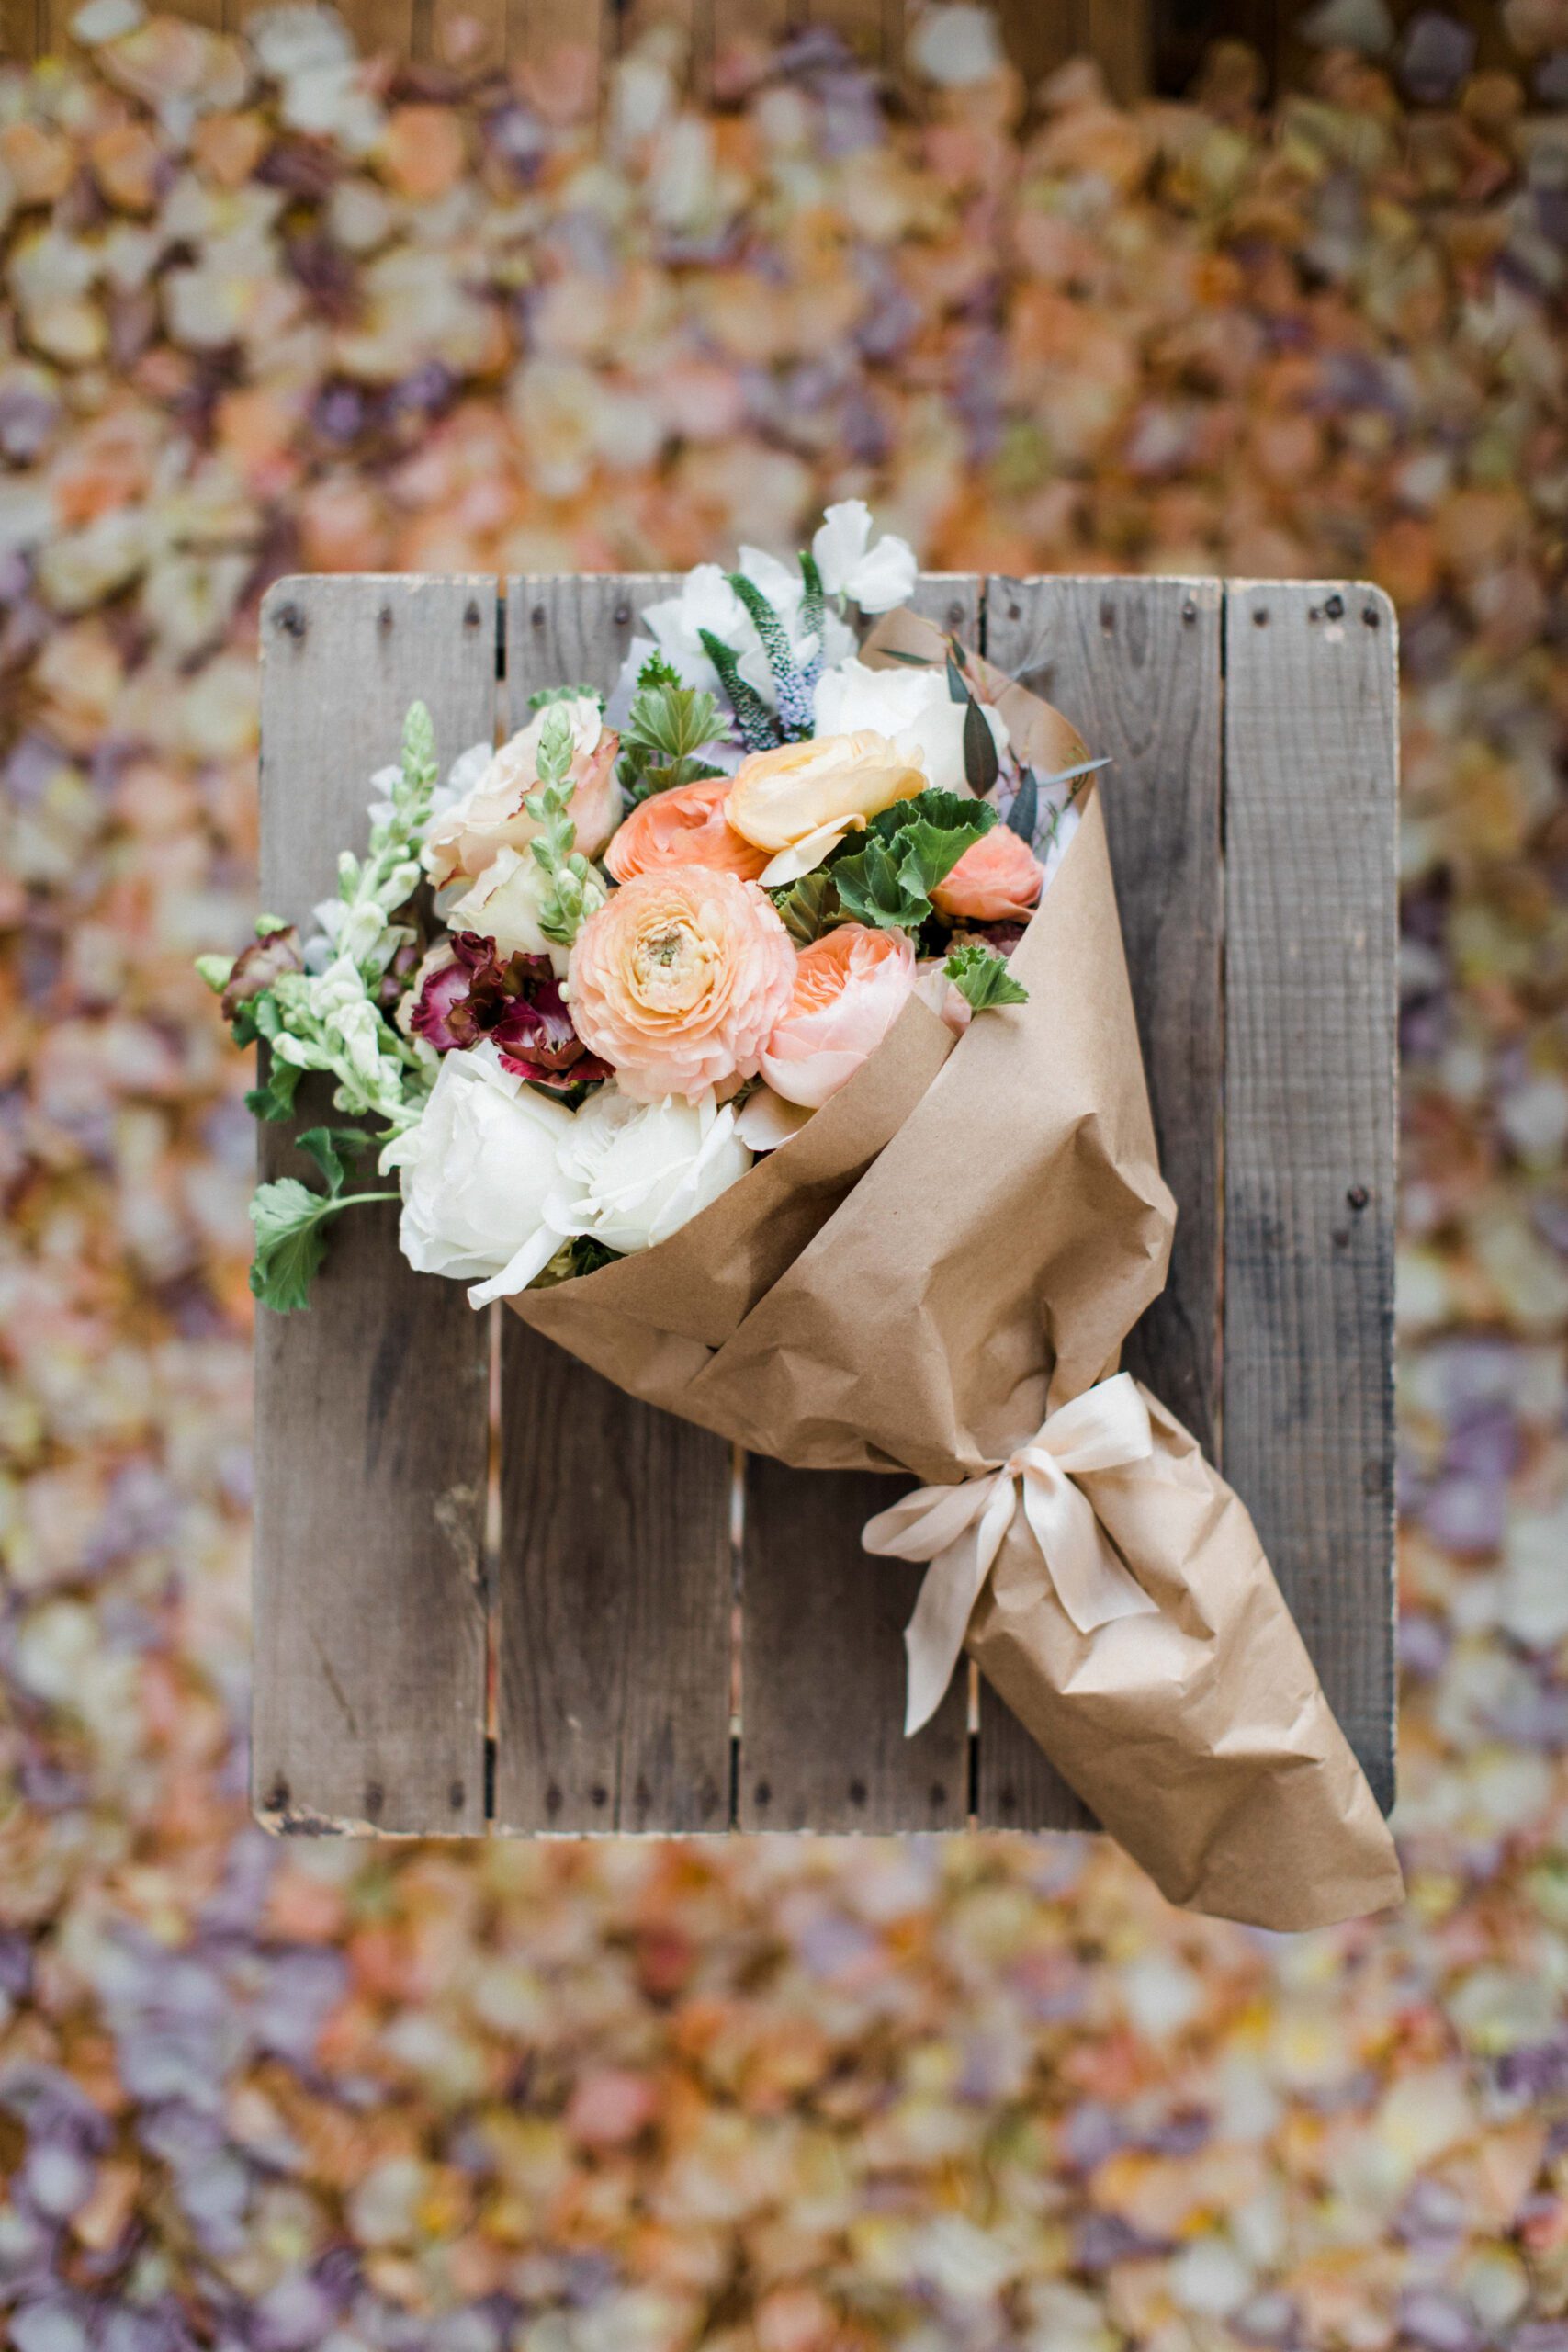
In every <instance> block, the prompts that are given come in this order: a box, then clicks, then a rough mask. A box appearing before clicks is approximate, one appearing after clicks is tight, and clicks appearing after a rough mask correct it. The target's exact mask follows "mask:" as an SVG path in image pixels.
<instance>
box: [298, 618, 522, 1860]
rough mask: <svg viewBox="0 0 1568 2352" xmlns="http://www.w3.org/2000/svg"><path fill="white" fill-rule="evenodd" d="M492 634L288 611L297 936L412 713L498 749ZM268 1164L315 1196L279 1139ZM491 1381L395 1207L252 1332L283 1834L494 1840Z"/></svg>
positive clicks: (335, 1249) (350, 1221) (448, 744)
mask: <svg viewBox="0 0 1568 2352" xmlns="http://www.w3.org/2000/svg"><path fill="white" fill-rule="evenodd" d="M494 630H495V598H494V591H493V588H492V587H491V583H490V582H488V581H478V580H475V581H464V580H434V581H426V582H415V581H403V580H395V579H387V580H380V581H368V580H365V579H361V578H339V579H320V578H310V579H296V580H286V581H282V582H279V583H278V584H277V585H276V587H275V588H273V589H272V591H271V592H270V594H268V596H267V599H266V602H265V605H264V607H263V612H262V628H261V637H262V785H261V806H262V849H261V866H262V875H261V884H262V900H263V904H264V905H265V907H266V908H267V909H268V910H269V911H271V912H274V913H277V914H282V915H286V916H288V917H289V918H290V919H291V920H293V921H296V922H307V921H308V919H309V914H310V907H311V905H312V904H313V902H314V901H315V900H317V899H321V898H324V897H326V896H328V895H330V893H331V891H332V889H333V883H334V879H335V872H336V864H337V857H338V853H339V851H340V850H342V849H343V848H344V847H345V846H347V845H351V844H354V843H355V842H361V841H362V840H363V838H364V833H365V826H366V802H367V797H368V785H369V778H370V775H371V774H372V772H373V771H374V770H375V769H376V768H378V767H379V766H382V765H384V764H386V763H388V762H389V761H390V760H392V759H394V758H395V757H396V755H397V750H398V744H399V741H400V736H401V731H402V721H403V715H404V712H405V711H406V709H407V707H408V705H409V703H410V702H411V701H412V699H413V698H414V696H415V695H420V696H422V697H423V700H424V701H425V702H426V703H427V704H428V705H429V707H430V711H431V715H432V718H434V723H435V730H436V742H437V747H438V750H439V752H440V753H441V754H442V756H443V758H444V759H450V758H452V757H454V756H455V755H456V753H457V752H458V751H460V750H461V749H462V748H463V747H464V746H465V745H466V744H468V743H470V742H473V741H477V740H479V739H480V738H483V739H485V740H487V741H488V740H490V738H491V730H492V727H493V712H494V695H495V677H494V651H493V647H494ZM324 1102H325V1097H324V1094H323V1095H322V1096H321V1097H320V1098H319V1099H318V1103H317V1107H316V1115H317V1116H319V1115H321V1109H322V1108H323V1107H324ZM261 1158H262V1166H263V1170H264V1173H265V1174H268V1175H277V1174H291V1175H296V1176H300V1177H304V1178H307V1179H308V1180H310V1181H311V1182H314V1181H315V1171H314V1170H312V1169H311V1168H310V1163H309V1162H308V1161H306V1160H304V1159H302V1158H301V1157H300V1156H299V1154H298V1153H297V1152H296V1151H295V1150H294V1149H293V1148H292V1146H291V1144H290V1142H289V1139H288V1134H286V1133H282V1132H280V1131H279V1130H277V1129H276V1128H264V1129H263V1130H262V1145H261ZM488 1364H489V1339H488V1329H487V1324H486V1319H485V1318H484V1317H481V1316H476V1315H475V1314H474V1313H473V1312H472V1310H471V1309H470V1308H469V1306H468V1302H467V1300H466V1299H465V1297H464V1295H463V1293H462V1290H461V1288H460V1287H459V1286H457V1284H455V1283H439V1282H432V1281H430V1280H428V1279H426V1278H425V1277H424V1276H423V1275H420V1274H416V1273H414V1272H412V1270H411V1269H410V1268H409V1267H408V1266H407V1265H406V1264H405V1263H404V1261H403V1260H402V1258H401V1257H400V1254H399V1251H398V1246H397V1212H396V1209H395V1208H394V1207H392V1206H390V1205H388V1206H385V1207H378V1208H370V1209H355V1210H352V1211H350V1212H349V1213H348V1214H346V1215H345V1216H344V1217H343V1218H342V1219H340V1220H339V1221H338V1223H337V1225H336V1226H335V1227H334V1229H333V1244H332V1250H331V1252H330V1255H329V1259H328V1262H327V1266H326V1268H325V1270H324V1272H322V1273H321V1276H320V1277H319V1278H318V1287H317V1290H316V1293H315V1303H314V1305H313V1306H312V1308H311V1309H310V1312H309V1313H306V1314H295V1315H288V1316H280V1315H273V1314H268V1313H265V1312H264V1311H260V1310H258V1313H257V1317H256V1526H255V1689H254V1709H253V1756H254V1762H253V1773H254V1780H253V1786H254V1797H255V1803H256V1805H257V1807H258V1810H259V1811H260V1813H261V1815H262V1817H263V1819H264V1820H265V1821H266V1822H267V1823H268V1824H269V1825H270V1826H275V1827H285V1828H287V1827H290V1826H304V1827H316V1826H321V1825H323V1824H326V1825H333V1824H335V1825H338V1826H362V1827H366V1828H373V1829H378V1830H387V1831H399V1832H421V1833H429V1832H433V1831H442V1830H455V1831H458V1830H480V1829H482V1828H483V1826H484V1822H485V1800H484V1684H485V1600H484V1592H483V1536H484V1509H485V1480H486V1461H487V1454H488V1444H489V1431H488V1410H487V1394H486V1390H487V1374H488Z"/></svg>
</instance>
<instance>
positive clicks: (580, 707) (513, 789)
mask: <svg viewBox="0 0 1568 2352" xmlns="http://www.w3.org/2000/svg"><path fill="white" fill-rule="evenodd" d="M558 711H560V712H564V713H565V715H566V718H567V720H568V722H569V723H570V728H571V770H570V774H571V780H572V783H573V785H574V786H575V787H576V788H575V790H574V791H573V793H572V796H571V809H570V816H571V820H572V823H573V824H574V825H575V826H576V827H577V847H578V848H579V849H580V850H581V852H582V854H583V856H584V857H597V856H598V854H599V853H600V851H601V850H602V849H603V848H604V844H605V842H607V841H608V840H609V838H610V835H611V834H612V833H613V832H614V831H615V825H616V822H617V820H618V819H619V817H620V813H621V787H620V786H619V785H618V784H617V783H616V782H615V760H616V757H617V755H618V754H619V752H620V748H621V739H620V737H619V736H618V735H617V734H615V732H614V730H613V729H607V728H606V727H605V725H604V719H603V718H602V717H601V716H600V711H599V706H598V704H597V703H596V702H595V701H594V699H593V697H592V695H577V696H575V697H574V698H573V699H572V700H570V701H567V702H556V703H547V704H546V705H545V707H544V708H543V709H542V710H536V712H535V713H534V716H533V718H531V719H530V720H529V721H528V724H527V726H526V727H525V728H523V729H520V731H519V732H518V733H517V734H515V735H513V737H512V739H511V741H509V742H506V743H503V744H502V747H501V749H500V751H499V752H496V753H495V755H494V757H493V758H492V759H491V763H490V765H489V766H488V767H487V768H486V769H485V771H484V773H483V774H482V775H481V776H480V777H479V782H478V783H477V784H476V785H475V786H474V787H473V789H472V791H471V792H466V793H465V794H464V795H463V797H462V798H461V800H459V801H457V804H456V805H455V806H454V807H453V808H451V809H447V810H446V812H445V813H444V814H443V815H442V816H440V817H438V818H437V819H436V820H435V822H434V825H433V826H432V827H431V829H430V838H429V840H428V841H427V842H426V843H425V850H424V866H425V871H426V873H427V874H428V875H429V876H430V878H431V880H432V881H433V882H434V885H435V887H436V888H437V889H438V890H444V889H445V888H446V886H447V884H448V883H449V882H456V881H457V880H459V879H461V880H464V881H468V882H475V881H477V880H478V879H479V876H480V875H481V874H482V873H483V872H484V870H485V868H486V866H487V865H489V864H490V863H491V859H492V858H493V857H494V855H495V854H496V852H497V850H500V849H516V850H520V849H524V848H525V847H526V845H527V844H528V842H531V841H532V840H533V838H534V836H535V834H536V832H537V831H538V830H539V827H538V823H537V820H536V819H535V818H533V817H530V816H529V814H528V812H527V810H526V809H525V808H524V806H523V803H524V801H525V799H526V798H527V797H528V795H529V793H531V792H533V791H535V790H536V788H537V786H538V781H539V738H540V736H541V735H542V734H543V732H544V729H545V722H546V720H547V718H550V717H551V716H552V715H553V714H554V713H556V712H558Z"/></svg>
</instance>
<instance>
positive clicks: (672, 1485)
mask: <svg viewBox="0 0 1568 2352" xmlns="http://www.w3.org/2000/svg"><path fill="white" fill-rule="evenodd" d="M674 584H675V583H674V582H665V581H660V580H658V579H654V578H642V579H637V580H630V579H625V578H615V577H601V578H581V579H550V580H513V581H512V582H509V583H508V589H507V629H506V635H507V681H508V699H509V704H510V711H511V724H512V725H513V726H514V727H515V726H519V725H521V724H523V722H524V720H525V717H526V706H527V696H528V694H529V693H530V691H532V690H533V689H534V688H535V687H537V686H542V685H558V684H566V683H569V682H570V681H573V680H576V679H579V678H581V679H583V680H586V681H588V682H590V683H592V684H602V685H604V686H605V687H608V686H609V685H610V684H612V682H613V681H614V679H615V673H616V672H617V670H618V669H619V667H620V664H621V661H622V658H623V656H624V654H625V650H626V643H627V640H628V639H629V638H630V636H631V634H632V626H633V621H634V618H635V615H636V614H637V611H639V610H640V609H641V607H642V605H645V604H649V603H651V602H652V600H653V598H654V597H655V596H656V595H660V594H665V593H667V590H668V589H669V588H670V587H671V586H673V585H674ZM501 1412H502V1538H501V1572H500V1579H499V1583H500V1591H499V1596H498V1600H499V1609H500V1628H499V1660H500V1680H499V1695H498V1709H499V1713H498V1736H497V1757H496V1775H495V1803H496V1819H497V1825H498V1826H501V1827H504V1828H511V1829H525V1830H526V1829H555V1830H579V1831H581V1830H598V1829H603V1830H613V1829H633V1830H652V1829H662V1830H700V1829H723V1828H726V1827H728V1822H729V1764H730V1757H729V1714H730V1679H731V1617H732V1611H733V1606H734V1574H735V1571H734V1557H733V1551H732V1546H731V1542H730V1525H729V1521H730V1501H731V1459H730V1450H729V1448H728V1446H727V1445H726V1444H724V1443H723V1442H722V1441H720V1440H719V1439H717V1438H715V1437H711V1436H709V1435H708V1434H707V1433H706V1432H705V1431H704V1430H697V1429H694V1428H692V1427H691V1426H689V1425H688V1424H687V1423H685V1422H682V1421H679V1420H677V1419H673V1418H672V1417H671V1416H670V1415H667V1414H662V1413H659V1412H656V1411H654V1409H653V1408H651V1407H649V1406H647V1405H642V1404H639V1403H637V1400H636V1399H635V1398H633V1397H626V1396H623V1395H622V1393H621V1391H620V1390H619V1389H617V1388H615V1387H614V1386H612V1385H611V1384H610V1383H609V1382H607V1381H604V1380H601V1379H600V1378H599V1376H598V1374H596V1373H592V1372H590V1371H589V1370H588V1368H587V1367H586V1365H584V1364H580V1363H577V1362H576V1361H575V1360H574V1359H573V1358H572V1357H570V1356H568V1355H566V1354H564V1353H563V1352H562V1351H561V1350H559V1349H558V1348H557V1347H555V1346H554V1345H552V1343H551V1342H550V1341H549V1340H546V1339H543V1338H542V1337H541V1336H540V1335H539V1334H538V1333H537V1332H535V1331H531V1330H529V1329H527V1327H526V1326H525V1324H523V1323H522V1322H520V1321H519V1320H518V1318H517V1317H516V1316H514V1315H510V1314H509V1315H507V1316H505V1317H504V1319H503V1324H502V1404H501Z"/></svg>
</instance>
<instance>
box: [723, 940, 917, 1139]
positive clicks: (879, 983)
mask: <svg viewBox="0 0 1568 2352" xmlns="http://www.w3.org/2000/svg"><path fill="white" fill-rule="evenodd" d="M914 985H915V950H914V944H913V942H912V941H911V940H910V938H909V935H908V933H907V932H903V931H873V930H872V929H871V928H870V927H869V925H867V924H865V923H859V922H851V923H843V924H841V925H840V927H839V928H838V929H837V930H834V931H829V932H825V933H823V935H822V937H821V938H820V939H814V940H813V941H812V942H811V944H810V945H809V946H807V947H803V948H802V949H801V951H800V954H799V956H797V958H796V959H795V989H794V992H793V994H792V995H791V997H790V1001H789V1003H788V1004H787V1005H786V1006H785V1008H784V1012H782V1013H781V1015H780V1016H779V1019H778V1020H777V1022H775V1023H774V1025H773V1034H772V1035H771V1036H770V1037H769V1039H768V1041H767V1044H766V1045H765V1046H763V1048H762V1060H761V1072H762V1076H763V1077H764V1079H766V1080H767V1082H768V1084H769V1085H770V1086H771V1087H772V1088H773V1092H774V1093H775V1094H782V1095H783V1096H784V1100H785V1101H786V1102H787V1103H805V1104H806V1105H807V1108H808V1109H810V1110H813V1111H815V1110H818V1109H820V1107H821V1105H822V1104H823V1103H826V1101H827V1100H828V1097H829V1095H830V1094H836V1093H837V1092H838V1091H839V1089H840V1086H843V1085H845V1084H847V1082H848V1081H849V1080H851V1079H852V1078H853V1076H854V1074H855V1072H856V1070H857V1069H859V1068H860V1066H861V1064H862V1063H863V1061H865V1060H867V1059H868V1058H869V1057H870V1056H871V1055H873V1054H874V1052H875V1051H876V1048H877V1046H880V1045H881V1043H882V1040H883V1039H884V1037H886V1035H887V1032H888V1031H889V1029H891V1028H892V1026H893V1023H895V1021H897V1018H898V1015H899V1013H900V1012H902V1011H903V1009H904V1004H905V1001H906V999H907V998H908V995H909V993H910V991H911V989H913V988H914Z"/></svg>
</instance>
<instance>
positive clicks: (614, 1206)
mask: <svg viewBox="0 0 1568 2352" xmlns="http://www.w3.org/2000/svg"><path fill="white" fill-rule="evenodd" d="M750 1165H751V1154H750V1152H749V1151H748V1150H747V1148H746V1147H745V1145H744V1144H743V1143H742V1142H741V1141H740V1138H739V1136H738V1135H737V1133H736V1131H735V1111H734V1107H733V1105H732V1104H730V1103H726V1104H725V1105H724V1106H723V1108H722V1109H720V1108H719V1106H718V1104H717V1103H716V1101H715V1099H714V1091H713V1089H712V1087H709V1088H708V1090H707V1091H706V1093H705V1094H703V1095H701V1096H699V1098H698V1099H697V1101H696V1102H695V1103H682V1102H680V1101H677V1100H675V1099H673V1098H668V1097H667V1098H666V1100H665V1101H663V1102H662V1103H634V1102H633V1101H632V1100H631V1098H630V1097H629V1096H628V1095H625V1094H622V1093H620V1092H619V1091H617V1089H616V1088H615V1086H614V1085H609V1086H605V1087H602V1088H601V1089H600V1091H599V1092H598V1093H597V1094H594V1095H592V1097H591V1098H590V1099H589V1101H588V1102H586V1103H584V1104H583V1106H582V1108H581V1111H579V1113H578V1114H577V1116H576V1118H575V1119H574V1120H573V1121H572V1123H571V1136H570V1140H569V1141H568V1142H567V1143H566V1144H565V1145H564V1147H563V1148H562V1151H561V1160H560V1166H561V1175H562V1179H563V1191H562V1193H561V1194H560V1196H559V1197H558V1198H556V1199H553V1200H552V1201H551V1202H550V1203H549V1204H548V1206H547V1212H546V1214H547V1217H548V1219H549V1221H550V1223H551V1224H552V1225H553V1226H554V1227H556V1229H557V1231H558V1233H559V1234H560V1236H561V1237H562V1238H563V1239H564V1238H567V1237H569V1236H570V1235H572V1234H578V1233H586V1234H592V1237H593V1238H594V1240H596V1241H601V1242H603V1243H604V1247H605V1249H606V1250H619V1251H620V1252H621V1253H622V1255H623V1256H626V1255H629V1254H630V1252H631V1251H633V1250H647V1249H649V1248H651V1247H652V1245H653V1244H654V1243H655V1242H656V1241H664V1240H667V1239H668V1238H669V1237H670V1235H671V1234H672V1233H676V1232H678V1231H679V1230H680V1228H681V1227H682V1226H683V1225H684V1224H686V1223H687V1221H688V1219H690V1218H692V1217H694V1216H696V1214H697V1212H698V1210H699V1209H705V1208H706V1207H707V1205H708V1204H709V1202H710V1201H716V1199H717V1198H718V1196H719V1194H720V1193H723V1192H726V1191H728V1188H729V1186H730V1185H731V1184H733V1183H735V1182H737V1181H738V1180H739V1178H740V1177H742V1176H744V1175H745V1173H746V1170H748V1169H749V1168H750Z"/></svg>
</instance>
